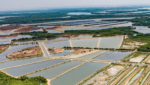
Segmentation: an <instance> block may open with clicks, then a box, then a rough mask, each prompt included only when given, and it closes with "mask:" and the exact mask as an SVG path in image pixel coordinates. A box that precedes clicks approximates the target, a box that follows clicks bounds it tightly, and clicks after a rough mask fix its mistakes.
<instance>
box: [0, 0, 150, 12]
mask: <svg viewBox="0 0 150 85" xmlns="http://www.w3.org/2000/svg"><path fill="white" fill-rule="evenodd" d="M122 5H150V0H0V11H7V10H25V9H38V8H55V7H80V6H82V7H86V6H122Z"/></svg>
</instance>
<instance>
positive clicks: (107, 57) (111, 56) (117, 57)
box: [94, 51, 132, 61]
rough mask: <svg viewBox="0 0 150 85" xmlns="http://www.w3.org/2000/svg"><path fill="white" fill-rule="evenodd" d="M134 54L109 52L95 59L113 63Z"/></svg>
mask: <svg viewBox="0 0 150 85" xmlns="http://www.w3.org/2000/svg"><path fill="white" fill-rule="evenodd" d="M130 53H132V52H119V51H109V52H107V53H105V54H103V55H100V56H98V57H96V58H94V59H100V60H111V61H119V60H121V59H122V58H124V57H126V56H127V55H129V54H130Z"/></svg>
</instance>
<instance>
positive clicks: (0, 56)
mask: <svg viewBox="0 0 150 85" xmlns="http://www.w3.org/2000/svg"><path fill="white" fill-rule="evenodd" d="M34 46H37V45H36V44H35V45H18V46H11V47H10V48H9V49H7V50H6V51H4V52H3V53H1V54H0V62H1V61H5V60H9V59H8V58H7V57H6V55H7V54H9V53H13V52H16V51H19V50H22V49H24V48H28V47H34Z"/></svg>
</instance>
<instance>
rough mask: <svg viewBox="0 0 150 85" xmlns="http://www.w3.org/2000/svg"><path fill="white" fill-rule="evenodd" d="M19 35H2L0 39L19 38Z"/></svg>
mask: <svg viewBox="0 0 150 85" xmlns="http://www.w3.org/2000/svg"><path fill="white" fill-rule="evenodd" d="M17 36H18V35H0V38H14V37H17Z"/></svg>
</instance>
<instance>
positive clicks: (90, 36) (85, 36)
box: [71, 35, 92, 39]
mask: <svg viewBox="0 0 150 85" xmlns="http://www.w3.org/2000/svg"><path fill="white" fill-rule="evenodd" d="M76 38H92V35H79V36H77V37H71V39H76Z"/></svg>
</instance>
